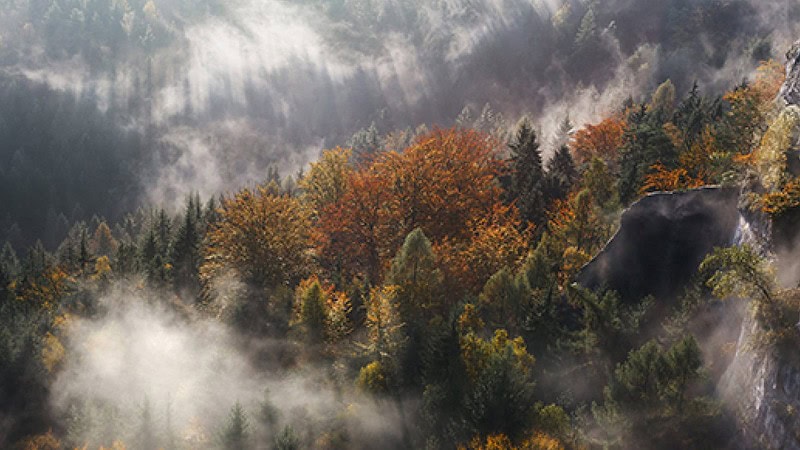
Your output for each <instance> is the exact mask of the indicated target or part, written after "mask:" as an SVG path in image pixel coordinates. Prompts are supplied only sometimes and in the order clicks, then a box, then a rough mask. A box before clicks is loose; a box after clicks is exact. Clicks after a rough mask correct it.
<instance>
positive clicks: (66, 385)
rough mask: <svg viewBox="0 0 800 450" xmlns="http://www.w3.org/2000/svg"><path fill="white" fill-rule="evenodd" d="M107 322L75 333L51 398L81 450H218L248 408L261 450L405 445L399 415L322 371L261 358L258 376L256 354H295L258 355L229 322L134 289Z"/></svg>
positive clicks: (72, 326) (75, 324)
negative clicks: (325, 442)
mask: <svg viewBox="0 0 800 450" xmlns="http://www.w3.org/2000/svg"><path fill="white" fill-rule="evenodd" d="M99 310H100V311H101V312H99V313H98V314H97V315H96V316H94V317H92V318H81V319H72V320H70V321H69V325H68V327H67V338H66V339H65V343H64V347H65V359H64V362H63V370H61V371H60V373H59V375H58V378H57V379H56V380H55V382H54V383H53V385H52V388H51V392H52V397H51V400H52V407H53V410H54V413H55V415H56V417H61V418H62V425H63V426H64V427H65V428H66V429H67V436H68V438H69V440H70V441H72V442H71V443H72V444H75V445H79V446H80V445H83V444H84V443H85V444H88V445H89V447H90V448H97V447H98V446H100V445H110V444H111V442H108V441H104V439H111V437H113V438H114V439H119V438H120V437H125V436H128V439H126V443H130V444H132V445H135V446H137V447H136V448H139V447H142V448H144V446H145V444H143V443H142V442H143V441H142V440H143V439H146V438H147V439H150V441H148V442H151V443H154V444H158V446H176V447H177V448H215V446H217V445H218V444H219V439H220V438H221V435H222V433H223V431H224V427H225V426H226V425H227V423H228V422H227V421H228V420H229V417H230V415H231V411H232V408H233V407H234V405H235V404H236V403H237V402H238V403H240V404H241V406H242V408H243V409H244V412H245V413H246V415H247V423H248V424H249V426H248V430H247V431H248V435H249V436H250V439H251V440H252V442H253V443H255V444H256V445H257V447H258V448H263V447H270V446H271V445H272V442H273V441H274V439H275V438H276V437H277V436H278V435H279V434H280V433H284V432H285V430H286V427H290V428H291V429H292V430H293V433H295V435H296V436H297V438H298V439H300V440H301V442H305V444H306V445H308V444H309V443H308V442H306V441H305V440H304V439H305V438H306V437H308V436H318V435H325V430H331V435H330V436H329V438H330V439H339V440H341V439H347V440H348V442H349V444H348V446H352V447H353V448H359V447H361V448H367V447H370V448H375V447H374V444H375V443H381V447H384V448H391V447H392V446H396V445H398V443H399V442H401V438H402V436H401V424H402V420H401V417H402V414H401V413H400V411H399V410H398V407H397V406H396V403H394V402H385V403H384V402H382V401H380V400H376V399H369V398H367V397H362V396H361V395H359V394H357V393H355V392H354V390H353V389H351V386H347V385H346V386H337V385H336V383H335V382H334V381H333V378H332V377H331V376H330V374H329V373H327V372H326V371H324V370H318V369H316V368H315V367H314V366H311V365H310V364H309V365H302V364H301V365H298V366H296V367H293V368H291V369H287V368H284V367H280V366H279V365H278V364H277V363H276V364H275V365H274V366H272V367H270V366H265V364H264V363H263V360H264V358H260V360H261V361H262V362H260V363H259V364H258V365H259V366H260V367H256V365H254V358H251V356H252V355H249V354H248V350H247V349H248V348H254V347H258V348H259V351H261V352H270V351H271V350H270V349H274V352H275V353H279V352H281V351H285V350H286V347H289V346H291V345H292V344H291V343H290V342H278V341H270V342H259V343H257V344H253V343H251V345H248V344H247V343H246V342H245V340H244V339H243V338H242V337H241V336H239V335H238V334H237V333H236V332H234V331H233V330H232V329H230V328H228V327H227V326H226V325H224V324H222V323H221V322H220V321H217V320H214V319H210V318H205V317H199V316H198V315H197V313H185V312H181V313H178V312H176V308H175V305H168V304H167V303H166V302H164V301H162V300H159V299H157V298H156V296H155V294H152V293H148V292H144V291H141V290H139V289H135V288H130V287H124V288H123V287H120V288H117V289H113V290H112V291H111V293H110V294H108V295H106V296H104V297H103V298H102V299H101V300H100V303H99ZM181 311H188V310H182V309H181ZM265 349H266V350H265ZM155 424H159V425H157V426H156V425H155ZM162 424H165V425H163V426H162ZM334 431H335V432H334ZM146 434H150V437H149V438H148V437H147V436H144V435H146ZM154 448H155V447H154ZM173 448H174V447H173Z"/></svg>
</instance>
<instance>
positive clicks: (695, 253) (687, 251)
mask: <svg viewBox="0 0 800 450" xmlns="http://www.w3.org/2000/svg"><path fill="white" fill-rule="evenodd" d="M738 198H739V192H738V190H737V189H733V188H719V187H707V188H701V189H695V190H691V191H685V192H672V193H667V192H665V193H661V192H659V193H654V194H650V195H648V196H647V197H644V198H642V199H641V200H639V201H638V202H636V203H634V204H633V205H632V206H631V207H630V208H628V209H627V210H626V211H625V212H624V213H623V215H622V221H621V224H620V229H619V231H618V232H617V234H616V235H615V236H614V237H613V238H612V239H611V241H609V243H608V244H607V245H606V247H605V248H604V249H603V250H602V251H601V252H600V253H599V254H598V255H597V256H596V257H595V258H594V259H593V260H592V261H591V262H590V263H589V264H587V265H586V267H584V268H583V270H582V271H581V272H580V274H579V275H578V282H579V283H580V284H581V285H583V286H584V287H587V288H590V289H598V288H607V289H612V290H615V291H617V292H618V293H619V294H620V295H621V296H622V298H623V299H624V300H626V301H638V300H639V299H641V298H642V297H645V296H647V295H650V294H652V295H654V296H656V297H658V298H664V299H666V298H672V297H673V296H675V295H676V294H680V292H681V289H682V288H683V287H684V286H685V285H686V284H687V282H688V281H689V280H690V278H691V277H692V275H693V274H694V273H695V272H696V270H697V267H698V266H699V265H700V262H702V260H703V258H704V257H705V256H706V255H707V254H708V253H709V252H710V251H711V250H712V249H713V248H714V247H723V246H730V245H731V244H733V242H734V240H735V237H736V232H737V227H738V225H739V221H740V215H739V211H738V209H737V203H738Z"/></svg>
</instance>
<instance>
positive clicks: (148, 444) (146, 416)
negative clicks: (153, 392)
mask: <svg viewBox="0 0 800 450" xmlns="http://www.w3.org/2000/svg"><path fill="white" fill-rule="evenodd" d="M135 441H136V443H137V446H136V448H138V449H139V450H156V448H157V442H156V430H155V424H154V421H153V412H152V410H151V408H150V399H148V398H147V397H145V399H144V404H143V405H142V410H141V415H140V416H139V427H138V429H137V430H136V438H135Z"/></svg>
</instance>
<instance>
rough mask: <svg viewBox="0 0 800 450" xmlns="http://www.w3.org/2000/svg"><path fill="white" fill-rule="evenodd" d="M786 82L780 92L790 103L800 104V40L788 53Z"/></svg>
mask: <svg viewBox="0 0 800 450" xmlns="http://www.w3.org/2000/svg"><path fill="white" fill-rule="evenodd" d="M786 60H787V61H786V82H785V83H784V84H783V86H782V87H781V92H780V94H779V96H780V98H782V99H783V100H784V101H785V102H786V103H787V104H789V105H800V41H797V42H795V44H794V45H793V46H792V49H791V50H789V52H788V53H786Z"/></svg>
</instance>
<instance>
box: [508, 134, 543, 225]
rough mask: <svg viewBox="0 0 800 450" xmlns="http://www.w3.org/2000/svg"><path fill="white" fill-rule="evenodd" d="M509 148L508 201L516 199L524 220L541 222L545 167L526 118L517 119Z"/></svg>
mask: <svg viewBox="0 0 800 450" xmlns="http://www.w3.org/2000/svg"><path fill="white" fill-rule="evenodd" d="M508 147H509V149H510V150H511V161H510V162H511V164H510V169H511V183H510V186H509V188H508V191H509V194H510V195H509V200H512V201H513V200H516V201H517V207H518V208H519V211H520V214H521V215H522V217H523V218H524V219H525V220H526V221H528V222H532V223H534V224H535V225H537V226H538V225H541V224H543V223H544V221H545V220H544V218H545V202H544V194H543V191H542V189H543V181H544V170H543V168H542V155H541V152H540V150H539V142H537V140H536V131H534V129H533V128H532V126H531V123H530V121H529V120H528V119H527V118H524V119H523V120H522V121H521V122H520V124H519V127H518V128H517V134H516V138H515V140H514V141H513V142H512V143H511V144H509V146H508Z"/></svg>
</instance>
